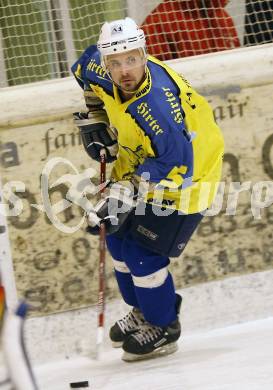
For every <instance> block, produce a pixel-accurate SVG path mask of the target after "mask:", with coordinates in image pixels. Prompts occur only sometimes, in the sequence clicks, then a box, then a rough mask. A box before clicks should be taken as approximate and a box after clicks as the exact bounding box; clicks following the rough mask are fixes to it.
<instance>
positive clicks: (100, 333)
mask: <svg viewBox="0 0 273 390" xmlns="http://www.w3.org/2000/svg"><path fill="white" fill-rule="evenodd" d="M105 180H106V162H105V149H101V151H100V185H101V188H100V194H101V197H103V196H104V186H103V183H105ZM105 235H106V234H105V224H104V223H101V224H100V238H99V240H100V242H99V250H100V256H99V296H98V309H97V310H98V328H97V343H96V359H99V358H100V354H101V348H102V342H103V334H104V306H105V305H104V300H105V297H104V294H105Z"/></svg>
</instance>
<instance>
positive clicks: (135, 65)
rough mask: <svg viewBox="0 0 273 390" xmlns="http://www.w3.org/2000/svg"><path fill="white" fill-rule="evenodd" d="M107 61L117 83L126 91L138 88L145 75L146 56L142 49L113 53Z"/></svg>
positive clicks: (107, 65)
mask: <svg viewBox="0 0 273 390" xmlns="http://www.w3.org/2000/svg"><path fill="white" fill-rule="evenodd" d="M105 62H106V67H107V69H108V71H109V72H110V74H111V77H112V79H113V81H114V83H115V84H117V85H119V86H120V87H121V89H123V90H124V91H128V92H133V91H136V90H137V88H138V86H139V85H140V83H141V82H142V80H143V78H144V75H145V64H146V58H145V56H144V54H143V52H142V51H141V50H138V49H135V50H130V51H128V52H125V53H120V54H112V55H109V56H107V59H106V61H105Z"/></svg>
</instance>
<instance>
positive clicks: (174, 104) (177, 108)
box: [162, 87, 183, 124]
mask: <svg viewBox="0 0 273 390" xmlns="http://www.w3.org/2000/svg"><path fill="white" fill-rule="evenodd" d="M162 89H163V91H164V93H165V96H166V97H167V99H166V101H167V102H168V103H169V104H170V106H171V108H172V111H171V114H172V116H173V119H174V121H175V122H176V123H179V124H180V123H182V122H183V113H182V110H181V105H180V104H179V101H178V100H177V97H176V96H175V95H174V94H173V92H172V91H171V90H170V88H165V87H162Z"/></svg>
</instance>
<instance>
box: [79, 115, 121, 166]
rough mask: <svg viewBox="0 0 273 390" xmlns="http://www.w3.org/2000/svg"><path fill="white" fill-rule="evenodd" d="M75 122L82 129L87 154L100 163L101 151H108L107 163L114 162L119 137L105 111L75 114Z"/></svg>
mask: <svg viewBox="0 0 273 390" xmlns="http://www.w3.org/2000/svg"><path fill="white" fill-rule="evenodd" d="M73 117H74V122H75V124H76V126H78V128H79V129H80V134H81V137H82V142H83V146H84V148H85V151H86V152H87V154H88V155H89V156H90V157H91V158H92V159H94V160H96V161H100V150H101V149H102V148H104V149H105V150H106V162H107V163H109V162H113V161H114V160H115V159H116V155H117V152H118V143H117V137H116V134H115V133H114V130H113V129H112V128H111V127H110V125H109V120H108V117H107V114H106V112H105V111H104V110H103V109H99V110H96V111H89V112H75V113H74V114H73Z"/></svg>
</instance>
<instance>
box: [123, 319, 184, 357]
mask: <svg viewBox="0 0 273 390" xmlns="http://www.w3.org/2000/svg"><path fill="white" fill-rule="evenodd" d="M180 334H181V327H180V322H179V320H178V319H176V320H175V321H174V322H172V323H171V324H170V325H169V326H167V327H164V328H161V327H159V326H153V325H150V324H148V323H145V324H143V325H141V326H140V328H139V329H138V330H137V331H136V332H134V333H133V334H131V335H130V336H128V337H127V338H126V340H125V341H124V343H123V346H122V348H123V350H124V354H123V356H122V360H124V361H126V362H132V361H137V360H145V359H151V358H155V357H159V356H164V355H169V354H171V353H174V352H175V351H177V349H178V346H177V343H176V341H177V340H178V339H179V337H180Z"/></svg>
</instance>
